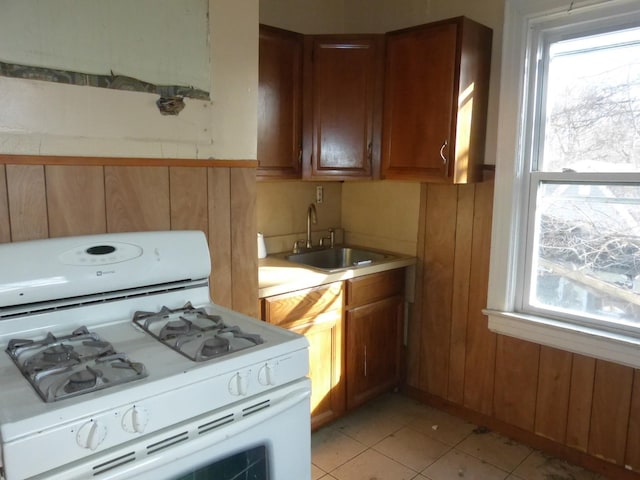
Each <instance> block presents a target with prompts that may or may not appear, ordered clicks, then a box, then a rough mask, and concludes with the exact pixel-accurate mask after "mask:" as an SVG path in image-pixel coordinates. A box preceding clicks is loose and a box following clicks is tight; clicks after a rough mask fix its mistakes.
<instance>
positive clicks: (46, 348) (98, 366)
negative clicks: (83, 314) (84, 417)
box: [6, 327, 147, 402]
mask: <svg viewBox="0 0 640 480" xmlns="http://www.w3.org/2000/svg"><path fill="white" fill-rule="evenodd" d="M6 351H7V353H8V354H9V356H10V357H11V359H12V360H13V361H14V363H15V364H16V365H17V367H18V368H19V369H20V371H21V372H22V374H23V375H24V376H25V377H26V378H27V380H29V382H30V383H31V385H32V386H33V387H34V389H35V390H36V392H38V394H39V395H40V396H41V397H42V399H43V400H45V401H46V402H52V401H56V400H60V399H61V398H67V397H70V396H75V395H78V394H81V393H85V392H91V391H94V390H100V389H102V388H106V387H109V386H113V385H118V384H119V383H124V382H128V381H131V380H136V379H138V378H143V377H145V376H146V375H147V373H146V370H145V368H144V365H142V364H139V363H134V362H130V361H129V360H128V359H127V358H126V357H125V356H124V355H121V354H117V353H116V351H115V350H114V348H113V346H112V345H111V343H109V342H106V341H104V340H102V339H101V338H100V337H99V336H98V335H97V334H95V333H92V332H89V331H88V330H87V329H86V328H85V327H80V328H78V329H76V330H74V331H73V332H72V333H71V334H69V335H64V336H58V337H56V336H54V335H53V334H52V333H48V334H47V335H46V336H45V337H44V338H42V339H41V340H32V339H28V340H25V339H12V340H10V341H9V345H8V347H7V350H6Z"/></svg>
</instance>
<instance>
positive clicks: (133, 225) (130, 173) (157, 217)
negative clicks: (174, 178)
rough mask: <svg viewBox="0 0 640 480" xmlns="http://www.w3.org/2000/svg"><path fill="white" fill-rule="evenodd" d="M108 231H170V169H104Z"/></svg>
mask: <svg viewBox="0 0 640 480" xmlns="http://www.w3.org/2000/svg"><path fill="white" fill-rule="evenodd" d="M104 170H105V196H106V203H105V204H106V209H107V231H108V232H138V231H153V230H169V229H170V228H171V218H170V209H169V169H168V168H165V167H153V168H150V167H111V166H108V167H105V169H104Z"/></svg>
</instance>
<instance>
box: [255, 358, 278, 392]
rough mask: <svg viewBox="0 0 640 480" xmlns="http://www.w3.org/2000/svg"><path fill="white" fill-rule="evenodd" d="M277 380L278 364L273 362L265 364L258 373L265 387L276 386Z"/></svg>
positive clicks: (261, 383) (259, 379)
mask: <svg viewBox="0 0 640 480" xmlns="http://www.w3.org/2000/svg"><path fill="white" fill-rule="evenodd" d="M276 380H277V378H276V364H275V363H272V362H268V363H265V364H264V365H263V367H262V368H261V369H260V371H259V372H258V381H259V382H260V385H264V386H265V387H268V386H269V385H275V384H276V383H277V381H276Z"/></svg>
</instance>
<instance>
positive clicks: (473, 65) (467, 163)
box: [453, 18, 492, 183]
mask: <svg viewBox="0 0 640 480" xmlns="http://www.w3.org/2000/svg"><path fill="white" fill-rule="evenodd" d="M460 28H462V30H463V35H462V39H461V44H462V46H461V49H462V52H463V53H462V55H461V56H460V71H459V83H458V91H457V92H456V100H455V103H456V105H457V113H456V116H457V125H456V126H455V128H456V149H455V155H456V160H455V163H454V165H453V167H454V173H453V178H454V182H456V183H458V182H459V183H464V182H467V181H479V180H481V179H482V168H483V164H484V163H485V159H484V154H485V140H486V131H487V115H486V112H487V108H488V103H489V82H490V78H491V75H490V69H491V43H492V32H491V30H490V29H488V28H486V27H484V26H482V25H478V24H476V23H474V22H472V21H470V20H469V19H466V18H465V19H463V20H462V21H461V26H460ZM454 108H455V107H454Z"/></svg>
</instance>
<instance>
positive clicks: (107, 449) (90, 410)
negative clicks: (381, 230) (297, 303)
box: [0, 231, 310, 480]
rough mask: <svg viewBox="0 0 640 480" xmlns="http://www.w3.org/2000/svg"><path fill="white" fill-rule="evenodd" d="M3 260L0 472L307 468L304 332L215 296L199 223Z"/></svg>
mask: <svg viewBox="0 0 640 480" xmlns="http://www.w3.org/2000/svg"><path fill="white" fill-rule="evenodd" d="M0 265H2V266H3V268H2V270H1V271H0V350H2V351H1V352H0V379H1V383H2V387H1V388H0V447H1V455H2V456H1V457H0V478H3V479H5V480H18V479H20V480H24V479H44V478H46V479H60V480H61V479H65V480H72V479H85V478H96V479H100V480H102V479H110V480H116V479H118V480H120V479H134V478H135V479H191V478H196V475H200V476H198V477H197V478H215V479H216V480H227V479H229V480H230V479H234V478H245V477H244V476H243V477H236V476H234V475H237V474H239V473H240V472H245V474H250V475H251V476H247V477H246V478H255V479H271V480H287V479H292V480H294V479H295V480H306V479H308V478H310V429H309V395H310V382H309V379H308V378H307V377H306V376H307V373H308V368H309V363H308V344H307V341H306V339H305V338H304V337H302V336H300V335H297V334H294V333H291V332H289V331H286V330H282V329H280V328H277V327H274V326H272V325H268V324H265V323H264V322H261V321H259V320H256V319H253V318H249V317H247V316H245V315H242V314H240V313H237V312H234V311H231V310H228V309H225V308H222V307H220V306H218V305H215V304H213V303H212V302H211V300H210V296H209V282H208V276H209V273H210V260H209V251H208V247H207V242H206V239H205V237H204V235H203V234H202V233H201V232H194V231H174V232H146V233H123V234H105V235H96V236H85V237H66V238H57V239H47V240H37V241H30V242H19V243H11V244H4V245H0ZM229 472H231V473H229Z"/></svg>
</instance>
